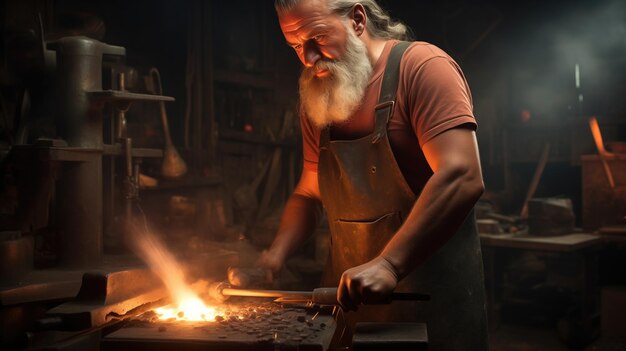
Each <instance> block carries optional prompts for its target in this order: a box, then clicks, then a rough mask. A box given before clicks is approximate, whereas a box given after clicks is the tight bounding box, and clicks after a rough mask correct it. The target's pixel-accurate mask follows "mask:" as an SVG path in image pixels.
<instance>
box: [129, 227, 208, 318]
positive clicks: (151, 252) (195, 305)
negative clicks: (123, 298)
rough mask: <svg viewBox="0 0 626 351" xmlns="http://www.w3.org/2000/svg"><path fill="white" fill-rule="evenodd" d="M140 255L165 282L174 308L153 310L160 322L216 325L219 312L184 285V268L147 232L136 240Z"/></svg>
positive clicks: (146, 229) (136, 237) (141, 231)
mask: <svg viewBox="0 0 626 351" xmlns="http://www.w3.org/2000/svg"><path fill="white" fill-rule="evenodd" d="M134 239H135V240H134V244H135V245H134V246H135V248H136V251H137V254H138V255H139V256H140V257H141V258H142V259H143V260H144V261H145V262H146V263H147V264H148V266H149V267H150V269H151V270H152V271H153V272H154V273H155V274H156V275H157V276H158V277H159V278H160V279H161V280H162V281H163V284H164V285H165V287H166V288H167V290H168V292H169V295H170V298H171V300H172V301H173V304H171V305H169V306H165V307H160V308H157V309H155V310H154V312H155V313H157V315H158V317H159V319H164V320H165V319H171V318H175V319H176V320H183V321H214V320H215V316H216V308H215V307H213V306H207V305H206V304H205V303H204V301H202V299H201V298H200V297H199V296H198V294H197V293H196V292H195V291H194V290H193V289H192V288H191V286H190V285H189V284H187V282H186V281H185V275H184V272H183V269H182V267H181V266H180V264H179V263H178V262H177V261H176V259H175V257H174V256H173V255H172V254H171V253H170V252H169V251H168V250H167V249H166V248H165V246H164V245H163V243H161V241H160V240H159V239H158V238H157V237H155V236H154V235H152V233H150V232H149V231H148V228H147V226H146V228H145V230H140V231H138V232H137V233H136V236H135V238H134Z"/></svg>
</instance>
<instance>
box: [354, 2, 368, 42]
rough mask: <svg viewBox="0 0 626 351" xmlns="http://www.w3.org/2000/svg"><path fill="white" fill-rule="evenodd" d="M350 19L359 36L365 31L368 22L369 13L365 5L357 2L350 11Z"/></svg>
mask: <svg viewBox="0 0 626 351" xmlns="http://www.w3.org/2000/svg"><path fill="white" fill-rule="evenodd" d="M350 17H351V18H350V20H351V24H352V28H353V29H354V32H355V33H356V35H357V36H361V34H363V32H365V25H366V23H367V14H366V12H365V8H364V7H363V5H361V4H359V3H357V4H356V5H354V6H353V7H352V11H351V12H350Z"/></svg>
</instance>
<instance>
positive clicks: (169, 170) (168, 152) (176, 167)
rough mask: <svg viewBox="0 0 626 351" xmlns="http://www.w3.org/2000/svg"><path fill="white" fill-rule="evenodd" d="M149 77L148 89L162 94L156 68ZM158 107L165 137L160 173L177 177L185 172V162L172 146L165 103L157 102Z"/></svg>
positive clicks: (169, 176)
mask: <svg viewBox="0 0 626 351" xmlns="http://www.w3.org/2000/svg"><path fill="white" fill-rule="evenodd" d="M150 78H151V79H152V85H151V86H150V87H149V90H152V92H153V93H154V94H157V95H162V94H163V87H162V85H161V74H160V73H159V70H157V69H156V68H154V67H153V68H151V69H150ZM159 108H160V111H161V122H163V137H164V139H165V149H164V150H163V164H162V165H161V174H162V175H163V176H164V177H166V178H178V177H180V176H183V175H184V174H185V173H187V164H186V163H185V160H183V158H182V157H180V154H179V153H178V151H176V147H174V143H173V142H172V136H171V135H170V127H169V123H168V120H167V112H166V110H165V103H164V102H163V101H160V102H159Z"/></svg>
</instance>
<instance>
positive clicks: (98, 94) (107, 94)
mask: <svg viewBox="0 0 626 351" xmlns="http://www.w3.org/2000/svg"><path fill="white" fill-rule="evenodd" d="M87 94H88V95H89V97H91V98H92V99H94V100H96V101H127V102H131V101H164V102H171V101H175V100H176V99H174V98H173V97H171V96H163V95H153V94H140V93H131V92H128V91H121V90H96V91H88V92H87Z"/></svg>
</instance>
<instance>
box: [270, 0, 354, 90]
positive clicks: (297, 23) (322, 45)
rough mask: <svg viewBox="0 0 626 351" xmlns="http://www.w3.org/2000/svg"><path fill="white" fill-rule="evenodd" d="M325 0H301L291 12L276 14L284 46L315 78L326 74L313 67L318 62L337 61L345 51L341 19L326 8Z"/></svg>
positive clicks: (344, 37) (322, 70)
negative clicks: (294, 54) (313, 71)
mask: <svg viewBox="0 0 626 351" xmlns="http://www.w3.org/2000/svg"><path fill="white" fill-rule="evenodd" d="M327 1H328V0H302V1H300V2H299V3H298V4H297V5H296V6H295V7H294V8H293V9H291V10H289V11H286V12H282V13H279V14H278V19H279V22H280V28H281V29H282V31H283V34H284V35H285V39H286V40H287V43H288V44H289V45H290V46H291V47H292V48H293V49H294V50H295V51H296V54H297V55H298V58H299V59H300V61H301V62H302V64H304V66H305V67H306V68H313V69H315V74H316V75H317V76H318V77H325V76H327V75H328V73H329V72H328V71H326V70H324V69H319V68H316V64H317V63H318V62H320V61H333V60H337V59H339V58H340V57H341V56H342V55H343V54H344V53H345V50H346V35H347V33H346V30H345V27H344V24H343V23H342V20H341V18H340V17H339V16H337V15H336V14H333V13H331V11H330V10H329V9H328V4H327Z"/></svg>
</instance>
